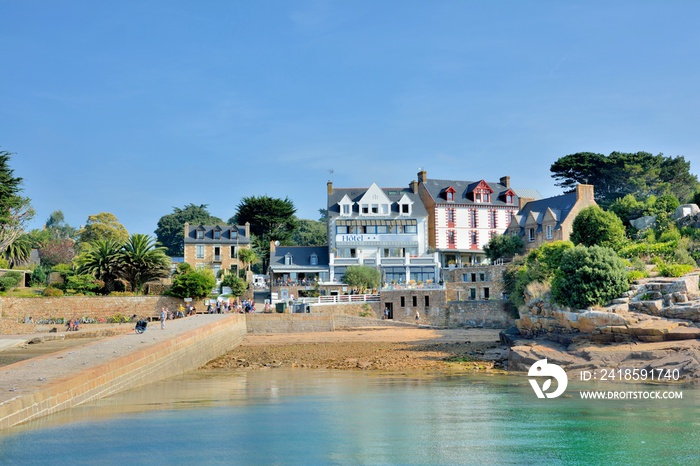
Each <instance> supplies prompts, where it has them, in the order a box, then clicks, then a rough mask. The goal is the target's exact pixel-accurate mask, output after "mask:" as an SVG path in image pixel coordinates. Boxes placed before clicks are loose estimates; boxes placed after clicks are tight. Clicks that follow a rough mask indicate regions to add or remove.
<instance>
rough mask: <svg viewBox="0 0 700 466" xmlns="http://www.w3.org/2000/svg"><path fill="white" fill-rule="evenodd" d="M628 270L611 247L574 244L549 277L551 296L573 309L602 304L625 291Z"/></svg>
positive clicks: (627, 285) (627, 286) (627, 284)
mask: <svg viewBox="0 0 700 466" xmlns="http://www.w3.org/2000/svg"><path fill="white" fill-rule="evenodd" d="M628 288H629V283H628V280H627V270H626V269H625V265H624V263H623V262H622V260H621V259H620V258H619V257H618V256H617V254H615V251H613V250H612V249H610V248H604V247H600V246H591V247H586V246H576V247H575V248H572V249H569V250H567V251H565V252H564V254H563V255H562V260H561V265H560V267H559V270H557V271H556V273H555V274H554V278H553V279H552V297H553V298H554V300H555V301H556V302H558V303H559V304H563V305H565V306H569V307H571V308H575V309H583V308H587V307H589V306H595V305H604V304H607V303H608V302H610V300H612V299H614V298H617V297H619V296H620V295H622V293H624V292H625V291H627V289H628Z"/></svg>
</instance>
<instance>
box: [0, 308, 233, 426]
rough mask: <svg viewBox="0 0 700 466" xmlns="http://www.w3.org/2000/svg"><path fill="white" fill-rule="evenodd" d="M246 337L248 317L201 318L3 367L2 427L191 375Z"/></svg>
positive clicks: (0, 373)
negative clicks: (176, 377)
mask: <svg viewBox="0 0 700 466" xmlns="http://www.w3.org/2000/svg"><path fill="white" fill-rule="evenodd" d="M245 335H246V318H245V315H242V314H222V315H218V314H205V315H197V316H194V317H189V318H185V319H178V320H173V321H167V322H166V325H165V330H161V328H160V323H159V322H153V323H152V324H150V325H149V326H148V328H147V330H146V332H145V333H143V334H137V333H136V332H133V333H128V334H124V335H118V336H114V337H110V338H105V339H103V340H100V341H98V342H96V343H93V344H89V345H85V346H80V347H76V348H72V349H70V350H66V351H62V352H59V353H52V354H49V355H45V356H42V357H39V358H33V359H29V360H26V361H22V362H18V363H15V364H11V365H9V366H5V367H2V368H0V429H6V428H8V427H12V426H15V425H18V424H21V423H23V422H27V421H29V420H32V419H35V418H38V417H41V416H46V415H48V414H52V413H55V412H57V411H60V410H63V409H67V408H71V407H73V406H77V405H79V404H81V403H84V402H88V401H92V400H96V399H99V398H102V397H105V396H109V395H113V394H115V393H118V392H120V391H123V390H128V389H131V388H134V387H138V386H141V385H145V384H148V383H151V382H155V381H158V380H163V379H166V378H169V377H173V376H176V375H180V374H184V373H186V372H189V371H192V370H194V369H197V368H198V367H201V366H202V365H204V364H206V363H207V362H208V361H211V360H212V359H214V358H216V357H218V356H220V355H222V354H224V353H226V352H227V351H230V350H232V349H233V348H235V347H236V346H237V345H239V344H240V342H241V341H242V340H243V338H244V337H245Z"/></svg>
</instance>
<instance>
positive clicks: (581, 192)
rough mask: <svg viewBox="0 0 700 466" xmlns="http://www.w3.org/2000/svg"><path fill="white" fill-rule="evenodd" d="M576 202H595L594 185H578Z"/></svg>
mask: <svg viewBox="0 0 700 466" xmlns="http://www.w3.org/2000/svg"><path fill="white" fill-rule="evenodd" d="M576 200H577V201H580V200H587V201H592V200H593V185H592V184H577V185H576Z"/></svg>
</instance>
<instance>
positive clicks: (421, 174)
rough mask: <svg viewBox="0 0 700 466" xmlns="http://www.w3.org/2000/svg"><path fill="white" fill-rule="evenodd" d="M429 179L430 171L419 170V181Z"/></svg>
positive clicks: (423, 181)
mask: <svg viewBox="0 0 700 466" xmlns="http://www.w3.org/2000/svg"><path fill="white" fill-rule="evenodd" d="M427 180H428V172H426V171H425V170H421V171H419V172H418V182H419V183H425V182H426V181H427Z"/></svg>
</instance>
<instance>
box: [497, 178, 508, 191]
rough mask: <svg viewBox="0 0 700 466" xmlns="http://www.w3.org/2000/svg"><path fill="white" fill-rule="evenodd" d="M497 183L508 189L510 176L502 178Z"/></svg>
mask: <svg viewBox="0 0 700 466" xmlns="http://www.w3.org/2000/svg"><path fill="white" fill-rule="evenodd" d="M498 182H499V183H501V184H502V185H503V186H505V187H506V188H510V176H502V177H501V179H500V180H498Z"/></svg>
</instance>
